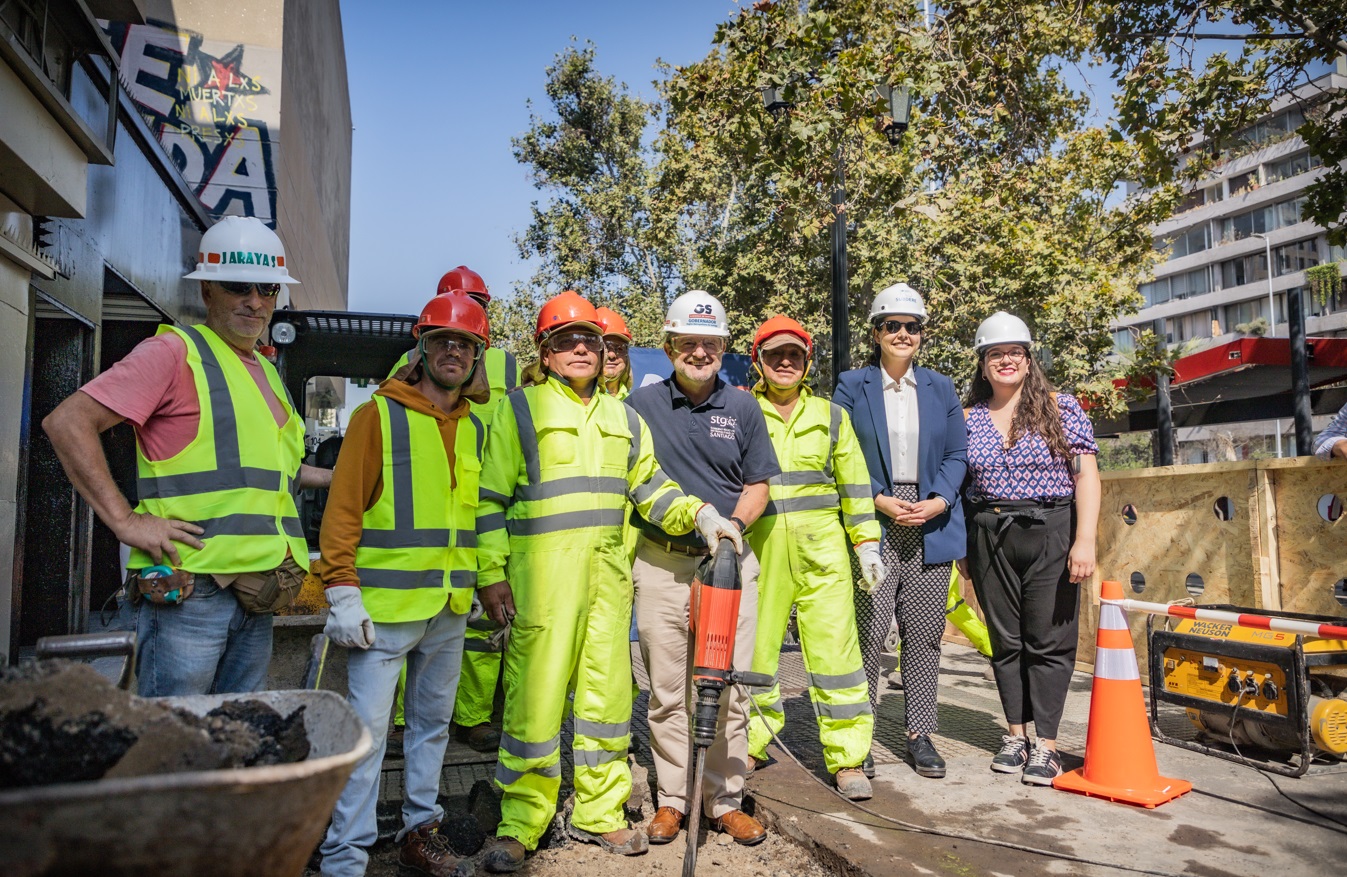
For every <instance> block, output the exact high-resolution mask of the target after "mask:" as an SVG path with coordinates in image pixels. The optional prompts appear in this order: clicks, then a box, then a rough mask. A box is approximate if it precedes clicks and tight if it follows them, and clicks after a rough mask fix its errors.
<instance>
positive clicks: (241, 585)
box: [230, 557, 304, 615]
mask: <svg viewBox="0 0 1347 877" xmlns="http://www.w3.org/2000/svg"><path fill="white" fill-rule="evenodd" d="M303 587H304V568H303V567H301V566H300V565H299V564H297V563H295V559H294V558H293V557H287V558H286V559H285V561H284V562H283V563H282V564H281V565H280V566H278V567H276V568H275V569H273V570H271V571H270V572H248V573H244V574H243V575H241V576H239V577H238V578H236V579H234V583H233V584H232V585H230V588H231V589H233V591H234V596H235V597H237V598H238V601H239V604H240V605H242V606H243V611H244V612H247V613H248V614H249V615H268V614H270V613H272V612H276V611H279V610H281V609H284V608H285V607H286V606H289V605H290V602H291V601H292V600H294V599H295V597H297V596H299V592H300V590H301V589H303Z"/></svg>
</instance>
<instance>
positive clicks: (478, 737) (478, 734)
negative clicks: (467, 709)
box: [454, 722, 500, 752]
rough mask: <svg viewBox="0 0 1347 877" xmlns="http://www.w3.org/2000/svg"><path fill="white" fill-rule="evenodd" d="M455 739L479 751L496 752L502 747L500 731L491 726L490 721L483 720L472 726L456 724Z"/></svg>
mask: <svg viewBox="0 0 1347 877" xmlns="http://www.w3.org/2000/svg"><path fill="white" fill-rule="evenodd" d="M454 739H455V740H457V741H458V742H460V743H466V744H468V746H469V748H471V749H475V750H476V751H478V752H495V751H496V750H497V749H499V748H500V731H497V730H496V729H495V728H493V727H491V723H490V722H482V723H481V724H480V725H473V726H472V727H471V728H464V727H463V726H462V725H455V726H454Z"/></svg>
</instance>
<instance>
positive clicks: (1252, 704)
mask: <svg viewBox="0 0 1347 877" xmlns="http://www.w3.org/2000/svg"><path fill="white" fill-rule="evenodd" d="M1200 608H1202V609H1216V610H1224V611H1228V612H1238V613H1259V614H1262V615H1268V616H1272V617H1274V618H1286V619H1295V620H1299V621H1307V622H1312V623H1320V624H1322V623H1330V624H1341V623H1342V619H1341V618H1332V617H1327V616H1320V615H1302V614H1296V613H1290V612H1269V611H1268V610H1265V609H1262V610H1255V609H1245V608H1241V607H1238V606H1202V607H1200ZM1157 618H1158V619H1159V620H1158V621H1157ZM1146 641H1147V644H1148V646H1149V649H1150V691H1151V697H1150V705H1151V732H1152V734H1154V736H1155V738H1156V739H1157V740H1160V741H1162V742H1164V743H1169V744H1170V745H1173V746H1180V747H1182V748H1184V749H1192V750H1194V751H1197V752H1203V753H1206V754H1208V755H1214V756H1217V757H1219V758H1224V759H1227V760H1230V761H1234V762H1238V763H1240V764H1245V765H1248V766H1250V767H1256V768H1259V769H1262V770H1269V771H1273V772H1275V773H1280V774H1283V775H1285V776H1301V775H1303V774H1304V773H1305V771H1307V770H1308V769H1309V767H1310V762H1311V761H1312V760H1313V759H1314V758H1315V757H1316V756H1318V757H1321V758H1323V757H1328V758H1336V759H1342V758H1344V757H1347V690H1345V689H1347V642H1343V641H1341V640H1330V639H1320V638H1319V637H1315V636H1307V635H1301V634H1294V633H1286V632H1279V631H1274V630H1259V629H1255V628H1251V627H1242V626H1239V625H1235V624H1230V623H1227V622H1220V621H1207V620H1200V619H1190V618H1171V617H1166V616H1155V615H1151V616H1149V617H1148V618H1147V620H1146ZM1332 668H1339V669H1338V671H1337V672H1333V670H1332ZM1161 703H1171V704H1175V705H1177V706H1182V707H1185V708H1186V709H1187V712H1188V717H1189V718H1190V719H1191V720H1192V721H1193V724H1195V725H1196V726H1197V728H1198V739H1197V741H1195V742H1193V741H1188V740H1182V739H1179V738H1175V737H1172V736H1169V735H1166V734H1165V733H1164V731H1163V730H1162V729H1161V727H1160V724H1159V721H1158V718H1159V705H1160V704H1161ZM1293 756H1294V757H1293Z"/></svg>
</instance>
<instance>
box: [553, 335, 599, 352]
mask: <svg viewBox="0 0 1347 877" xmlns="http://www.w3.org/2000/svg"><path fill="white" fill-rule="evenodd" d="M581 344H583V345H585V349H586V350H602V349H603V339H602V338H600V337H599V336H598V335H594V334H592V333H589V332H567V333H566V334H564V335H553V336H552V337H551V338H548V339H547V346H548V348H550V349H552V350H555V351H556V352H557V353H570V352H571V351H572V350H574V349H575V348H577V347H579V346H580V345H581Z"/></svg>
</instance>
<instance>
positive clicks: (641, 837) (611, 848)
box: [571, 825, 650, 856]
mask: <svg viewBox="0 0 1347 877" xmlns="http://www.w3.org/2000/svg"><path fill="white" fill-rule="evenodd" d="M571 837H573V838H575V839H576V840H578V841H584V842H585V843H591V844H598V845H599V846H600V847H602V848H603V849H604V850H605V851H606V852H610V853H616V854H617V855H619V856H639V855H641V854H642V853H644V852H645V851H646V850H647V849H649V848H650V847H649V844H648V843H646V835H645V832H644V831H642V830H641V829H639V828H619V829H617V830H616V831H605V832H604V833H603V834H595V833H594V832H592V831H585V830H584V829H583V828H576V827H575V826H574V825H572V826H571Z"/></svg>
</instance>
